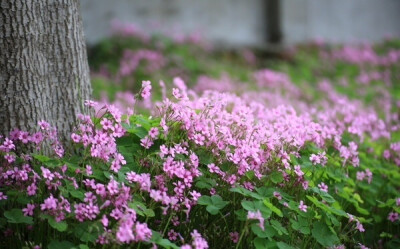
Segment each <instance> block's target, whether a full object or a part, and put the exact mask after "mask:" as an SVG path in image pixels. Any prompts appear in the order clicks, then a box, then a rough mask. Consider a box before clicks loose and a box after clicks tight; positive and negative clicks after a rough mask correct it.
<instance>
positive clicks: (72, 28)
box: [0, 0, 91, 139]
mask: <svg viewBox="0 0 400 249" xmlns="http://www.w3.org/2000/svg"><path fill="white" fill-rule="evenodd" d="M90 95H91V86H90V80H89V67H88V63H87V55H86V45H85V39H84V34H83V26H82V20H81V17H80V13H79V0H1V1H0V134H7V133H8V132H10V131H11V130H13V129H14V128H18V129H21V130H27V131H32V130H34V129H35V127H36V126H37V123H38V121H40V120H46V121H48V122H49V123H50V124H51V125H53V126H56V127H57V129H58V132H59V135H60V137H61V138H62V139H68V138H69V134H70V132H71V131H72V128H73V126H74V121H75V120H76V115H77V114H78V113H83V112H85V108H84V106H83V101H84V100H86V99H89V98H90Z"/></svg>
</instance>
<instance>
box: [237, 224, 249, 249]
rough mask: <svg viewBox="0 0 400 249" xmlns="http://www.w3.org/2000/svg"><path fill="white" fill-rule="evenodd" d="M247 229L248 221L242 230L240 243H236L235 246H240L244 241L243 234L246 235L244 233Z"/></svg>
mask: <svg viewBox="0 0 400 249" xmlns="http://www.w3.org/2000/svg"><path fill="white" fill-rule="evenodd" d="M246 229H247V222H246V224H244V228H243V230H242V233H241V234H240V238H239V241H238V243H237V244H236V247H235V248H236V249H238V248H239V245H240V242H242V239H243V235H244V233H245V232H246Z"/></svg>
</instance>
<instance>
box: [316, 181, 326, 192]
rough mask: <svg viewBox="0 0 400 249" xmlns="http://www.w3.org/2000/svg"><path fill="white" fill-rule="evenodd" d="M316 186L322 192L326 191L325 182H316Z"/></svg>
mask: <svg viewBox="0 0 400 249" xmlns="http://www.w3.org/2000/svg"><path fill="white" fill-rule="evenodd" d="M318 188H319V189H320V190H321V191H322V192H328V185H326V184H325V183H323V182H321V183H320V184H318Z"/></svg>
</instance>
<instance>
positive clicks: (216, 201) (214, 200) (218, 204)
mask: <svg viewBox="0 0 400 249" xmlns="http://www.w3.org/2000/svg"><path fill="white" fill-rule="evenodd" d="M211 201H212V204H213V205H214V206H216V207H218V208H219V209H222V208H224V207H225V206H226V205H227V204H228V203H229V202H227V201H224V200H222V198H221V196H219V195H213V196H211Z"/></svg>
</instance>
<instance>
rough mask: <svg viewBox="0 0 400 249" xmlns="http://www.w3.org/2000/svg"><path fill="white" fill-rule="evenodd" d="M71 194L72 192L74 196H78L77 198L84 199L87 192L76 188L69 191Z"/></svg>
mask: <svg viewBox="0 0 400 249" xmlns="http://www.w3.org/2000/svg"><path fill="white" fill-rule="evenodd" d="M69 194H70V195H71V196H72V197H75V198H77V199H79V200H81V201H83V199H84V198H85V194H84V193H82V192H81V191H79V190H76V189H73V190H70V191H69Z"/></svg>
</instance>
